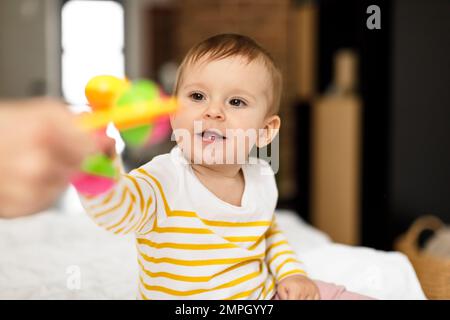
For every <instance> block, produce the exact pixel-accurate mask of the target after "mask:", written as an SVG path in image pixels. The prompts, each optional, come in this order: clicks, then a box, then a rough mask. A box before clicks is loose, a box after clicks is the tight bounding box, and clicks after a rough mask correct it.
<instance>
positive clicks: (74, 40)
mask: <svg viewBox="0 0 450 320" xmlns="http://www.w3.org/2000/svg"><path fill="white" fill-rule="evenodd" d="M61 27H62V30H61V31H62V32H61V36H62V39H61V41H62V91H63V96H64V98H65V99H66V100H67V101H68V102H69V103H70V104H72V105H75V106H82V105H86V103H87V101H86V97H85V95H84V87H85V85H86V83H87V82H88V81H89V79H90V78H92V77H93V76H96V75H100V74H109V75H114V76H117V77H124V76H125V57H124V10H123V7H122V5H121V4H120V3H119V2H117V1H93V0H92V1H91V0H70V1H66V2H65V3H64V5H63V7H62V13H61Z"/></svg>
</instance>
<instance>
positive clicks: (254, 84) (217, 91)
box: [171, 56, 272, 164]
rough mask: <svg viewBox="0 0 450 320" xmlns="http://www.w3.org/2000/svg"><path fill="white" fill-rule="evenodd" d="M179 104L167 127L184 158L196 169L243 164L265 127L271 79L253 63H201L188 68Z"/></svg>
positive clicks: (230, 60) (231, 59)
mask: <svg viewBox="0 0 450 320" xmlns="http://www.w3.org/2000/svg"><path fill="white" fill-rule="evenodd" d="M177 98H178V102H179V110H178V111H177V113H176V114H174V115H173V116H172V117H171V124H172V129H173V130H174V133H175V136H176V137H177V143H178V145H179V146H180V147H181V149H182V150H183V152H184V154H185V156H186V157H187V158H188V159H189V160H191V161H194V162H195V163H205V162H206V163H207V164H213V163H214V164H223V163H228V164H229V163H237V162H238V163H242V162H241V161H244V160H245V159H246V158H247V156H248V154H249V152H250V150H251V148H252V147H253V146H254V144H255V143H256V141H257V136H258V135H259V134H260V133H261V129H263V128H264V126H265V120H266V116H267V112H268V110H269V103H270V102H271V99H272V86H271V80H270V75H269V72H268V71H267V69H266V67H265V66H264V65H263V63H262V62H260V61H258V60H256V59H255V60H254V61H252V62H250V63H247V60H245V59H244V58H242V57H239V56H237V57H229V58H225V59H221V60H214V61H205V59H203V60H200V61H198V62H197V63H194V64H191V65H189V66H187V67H186V69H185V70H184V72H183V76H182V79H180V83H179V86H178V93H177ZM180 136H182V138H180Z"/></svg>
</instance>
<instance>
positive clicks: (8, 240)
mask: <svg viewBox="0 0 450 320" xmlns="http://www.w3.org/2000/svg"><path fill="white" fill-rule="evenodd" d="M276 214H277V215H278V223H279V225H280V228H281V229H282V230H283V231H284V232H285V234H286V236H287V238H288V240H289V242H290V243H291V245H292V246H293V248H294V250H295V251H296V252H297V253H298V256H299V257H300V259H301V260H303V261H304V262H305V264H306V265H307V271H308V273H309V275H310V277H312V278H313V279H320V280H323V281H328V282H333V283H336V284H342V285H344V286H346V287H347V289H348V290H352V291H355V292H358V293H361V294H365V295H368V296H372V297H374V298H377V299H425V295H424V293H423V291H422V289H421V287H420V284H419V281H418V279H417V276H416V274H415V272H414V270H413V268H412V266H411V264H410V262H409V261H408V259H407V258H406V257H405V256H404V255H403V254H401V253H398V252H384V251H378V250H374V249H370V248H365V247H351V246H346V245H342V244H337V243H333V242H332V241H331V240H330V239H329V238H328V237H327V235H326V234H324V233H323V232H321V231H319V230H317V229H315V228H314V227H312V226H311V225H309V224H307V223H306V222H305V221H303V220H302V219H301V218H299V217H298V215H296V214H295V213H294V212H290V211H283V210H280V211H277V212H276ZM136 287H137V262H136V253H135V246H134V242H133V237H132V236H115V235H113V234H110V233H108V232H106V231H103V230H102V229H100V228H99V227H97V226H96V225H94V223H92V222H91V221H90V220H89V218H88V217H87V216H86V215H85V214H84V213H83V210H82V208H81V206H80V204H79V203H78V202H77V200H76V198H75V197H74V195H73V194H71V193H70V192H68V193H67V194H66V196H65V198H64V201H62V205H61V206H60V207H59V209H58V210H56V209H55V210H49V211H45V212H42V213H39V214H36V215H33V216H30V217H24V218H18V219H14V220H0V299H135V293H136Z"/></svg>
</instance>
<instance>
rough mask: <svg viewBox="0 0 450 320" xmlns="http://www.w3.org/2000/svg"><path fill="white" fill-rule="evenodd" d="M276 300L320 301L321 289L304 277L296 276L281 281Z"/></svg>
mask: <svg viewBox="0 0 450 320" xmlns="http://www.w3.org/2000/svg"><path fill="white" fill-rule="evenodd" d="M275 299H280V300H319V299H320V295H319V289H318V288H317V286H316V284H315V283H314V281H312V280H311V279H309V278H308V277H306V276H303V275H294V276H290V277H287V278H284V279H283V280H281V281H280V282H279V283H278V285H277V294H276V298H275Z"/></svg>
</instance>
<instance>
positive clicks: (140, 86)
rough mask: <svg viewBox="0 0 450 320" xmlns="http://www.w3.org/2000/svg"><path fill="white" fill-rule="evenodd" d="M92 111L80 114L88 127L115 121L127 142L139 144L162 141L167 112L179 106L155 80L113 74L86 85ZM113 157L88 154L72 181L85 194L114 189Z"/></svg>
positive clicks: (103, 126)
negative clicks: (131, 80)
mask: <svg viewBox="0 0 450 320" xmlns="http://www.w3.org/2000/svg"><path fill="white" fill-rule="evenodd" d="M85 94H86V98H87V100H88V102H89V105H90V106H91V108H92V111H93V112H91V113H84V114H81V115H80V116H79V119H78V120H79V124H80V126H81V127H82V128H83V129H85V130H91V131H92V130H103V132H104V130H105V129H106V127H107V125H108V124H109V123H110V122H112V123H114V125H115V126H116V128H117V129H118V130H119V131H120V133H121V136H122V138H123V140H124V141H125V143H126V144H127V145H130V146H133V147H140V146H144V145H149V144H154V143H158V142H159V141H161V140H162V139H163V138H164V137H166V136H167V135H168V133H169V132H170V124H169V120H168V115H169V114H171V113H173V112H175V111H176V109H177V104H176V100H175V98H173V97H168V96H166V95H165V94H164V93H163V92H162V90H160V88H159V87H158V86H157V85H156V84H155V83H154V82H152V81H148V80H139V81H136V82H132V83H131V82H130V81H128V80H127V79H120V78H117V77H113V76H107V75H102V76H96V77H94V78H92V79H91V80H90V81H89V82H88V83H87V85H86V88H85ZM116 175H117V170H116V168H115V167H114V165H113V161H112V159H110V158H109V157H108V156H106V155H104V154H101V153H99V154H95V155H92V156H89V157H88V158H87V159H85V160H84V162H83V164H82V169H81V172H79V173H78V174H76V175H75V176H74V177H73V178H72V181H71V182H72V184H73V185H74V186H75V187H76V189H77V190H78V192H80V193H82V194H83V195H87V196H93V195H97V194H100V193H103V192H105V191H107V190H108V189H110V188H111V186H112V185H113V184H114V183H115V181H116V179H117V177H116Z"/></svg>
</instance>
